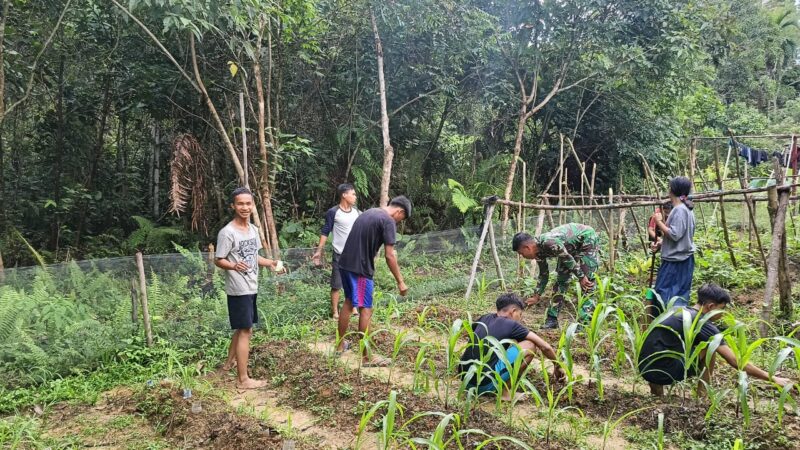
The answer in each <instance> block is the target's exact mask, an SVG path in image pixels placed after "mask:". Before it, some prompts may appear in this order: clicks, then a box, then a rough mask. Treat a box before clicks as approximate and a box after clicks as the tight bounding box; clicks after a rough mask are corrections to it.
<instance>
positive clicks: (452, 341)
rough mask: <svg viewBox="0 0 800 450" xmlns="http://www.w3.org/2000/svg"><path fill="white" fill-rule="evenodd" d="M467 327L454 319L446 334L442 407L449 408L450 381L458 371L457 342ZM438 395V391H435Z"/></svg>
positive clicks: (459, 320) (462, 322) (458, 354)
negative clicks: (445, 366)
mask: <svg viewBox="0 0 800 450" xmlns="http://www.w3.org/2000/svg"><path fill="white" fill-rule="evenodd" d="M468 327H469V325H465V323H464V321H463V320H461V319H456V320H455V321H454V322H453V324H452V325H451V326H450V330H449V332H448V334H447V346H446V347H445V358H446V359H445V361H446V363H447V369H446V370H445V374H444V380H443V381H444V384H445V387H444V407H445V408H448V407H449V402H450V380H451V379H452V377H454V376H455V375H456V373H457V371H458V366H459V363H460V362H461V360H460V353H459V352H458V348H457V346H458V340H459V339H460V338H461V333H462V331H463V330H464V328H468ZM437 393H438V389H437Z"/></svg>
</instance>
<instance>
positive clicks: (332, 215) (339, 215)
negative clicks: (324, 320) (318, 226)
mask: <svg viewBox="0 0 800 450" xmlns="http://www.w3.org/2000/svg"><path fill="white" fill-rule="evenodd" d="M336 191H337V192H338V193H339V204H338V205H336V206H334V207H333V208H331V209H329V210H328V212H327V213H325V225H323V226H322V231H321V232H320V235H319V245H317V251H316V252H314V256H312V257H311V261H312V262H313V263H314V265H315V266H320V265H322V250H323V248H325V242H326V241H327V240H328V236H329V235H330V234H331V233H333V239H332V240H331V241H332V242H331V244H332V245H331V247H333V257H332V258H331V312H332V315H333V319H334V320H339V291H341V290H342V275H341V274H340V273H339V258H341V255H342V250H343V249H344V243H345V242H347V236H349V235H350V229H352V228H353V223H355V221H356V219H357V218H358V215H359V214H361V211H359V210H358V209H357V208H356V190H355V188H354V187H353V185H352V184H348V183H344V184H340V185H339V187H338V188H337V189H336Z"/></svg>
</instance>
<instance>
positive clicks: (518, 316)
mask: <svg viewBox="0 0 800 450" xmlns="http://www.w3.org/2000/svg"><path fill="white" fill-rule="evenodd" d="M495 304H496V306H497V313H491V314H486V315H484V316H481V317H480V318H479V319H478V320H477V321H475V322H473V323H472V331H473V333H474V334H475V342H473V343H471V344H470V345H469V346H467V348H466V349H465V350H464V354H463V355H461V362H460V363H459V371H460V372H461V376H462V377H465V376H468V372H469V369H470V367H471V366H473V365H474V364H479V363H481V361H483V364H484V365H485V366H486V368H485V369H484V370H483V372H482V374H481V380H480V383H479V382H478V380H476V378H477V376H476V375H474V374H473V375H470V376H471V377H472V378H471V379H470V380H469V381H468V384H469V386H470V387H475V386H477V387H478V393H479V394H482V393H485V392H497V388H498V386H497V385H496V381H495V376H494V373H493V372H495V373H497V374H500V378H501V379H502V380H503V381H505V382H508V381H509V379H510V378H511V376H510V373H509V368H508V367H507V366H506V363H505V362H504V361H503V360H501V358H500V357H499V356H498V355H497V353H496V352H497V350H496V349H495V348H494V347H493V346H492V345H491V344H490V343H489V342H488V341H487V340H486V337H487V336H491V337H493V338H495V339H497V340H498V341H500V342H501V343H502V344H503V348H504V351H505V357H506V360H507V361H508V363H509V364H514V361H516V360H517V359H518V358H520V357H521V358H523V359H522V361H521V367H520V373H523V371H524V370H525V367H526V366H527V365H528V363H530V361H531V359H533V355H534V350H535V349H537V348H538V349H539V351H541V352H542V354H544V356H545V357H547V358H548V359H550V360H551V361H556V352H555V351H554V350H553V347H551V346H550V344H548V343H547V342H545V341H544V340H543V339H542V338H541V337H539V336H538V335H537V334H536V333H533V332H532V331H529V330H528V329H527V328H525V326H524V325H522V323H521V321H522V312H523V311H524V310H525V303H524V302H523V301H522V299H521V298H520V297H519V296H517V295H516V294H511V293H508V294H503V295H501V296H500V297H498V298H497V301H496V302H495ZM503 340H507V342H503ZM508 341H511V342H508ZM553 367H554V369H553V376H554V377H555V378H557V379H562V378H563V377H564V372H563V370H562V369H561V367H559V365H558V363H554V364H553ZM502 389H503V391H502V394H503V399H504V400H511V398H512V396H511V392H510V391H509V389H508V385H507V384H504V385H503V386H502Z"/></svg>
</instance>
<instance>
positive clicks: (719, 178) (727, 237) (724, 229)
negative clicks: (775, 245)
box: [714, 147, 738, 267]
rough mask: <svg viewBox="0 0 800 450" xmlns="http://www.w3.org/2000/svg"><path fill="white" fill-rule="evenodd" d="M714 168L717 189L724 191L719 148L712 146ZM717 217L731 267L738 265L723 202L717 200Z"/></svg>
mask: <svg viewBox="0 0 800 450" xmlns="http://www.w3.org/2000/svg"><path fill="white" fill-rule="evenodd" d="M714 170H715V171H716V173H717V184H718V185H719V190H720V191H724V187H723V185H722V176H721V174H720V170H719V148H717V147H714ZM719 218H720V222H721V224H722V235H723V237H724V238H725V245H727V246H728V254H729V255H730V257H731V264H733V267H738V264H737V263H736V255H735V254H734V252H733V246H732V245H731V237H730V235H729V234H728V222H727V221H726V220H725V203H724V202H719Z"/></svg>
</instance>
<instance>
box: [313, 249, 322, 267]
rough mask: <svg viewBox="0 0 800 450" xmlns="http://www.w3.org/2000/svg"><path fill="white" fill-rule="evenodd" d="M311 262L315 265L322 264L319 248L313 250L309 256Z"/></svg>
mask: <svg viewBox="0 0 800 450" xmlns="http://www.w3.org/2000/svg"><path fill="white" fill-rule="evenodd" d="M311 262H312V263H313V264H314V265H315V266H317V267H319V266H321V265H322V252H321V251H319V250H317V251H316V252H314V255H313V256H311Z"/></svg>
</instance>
